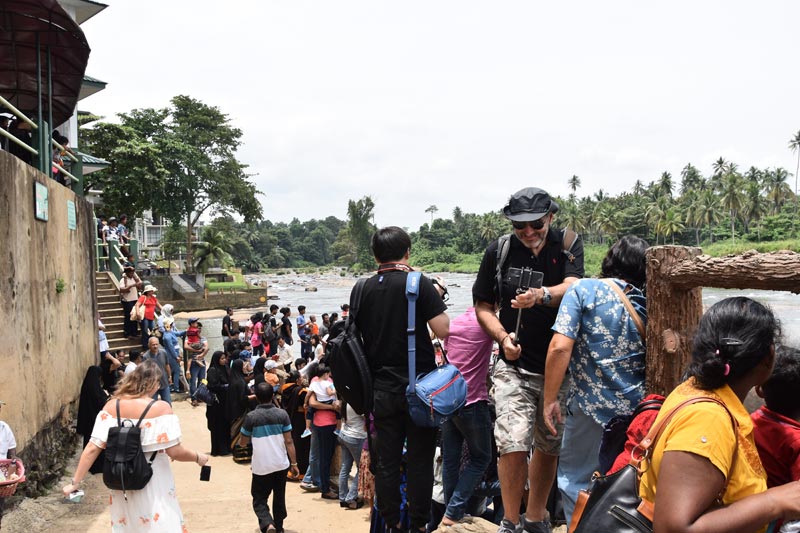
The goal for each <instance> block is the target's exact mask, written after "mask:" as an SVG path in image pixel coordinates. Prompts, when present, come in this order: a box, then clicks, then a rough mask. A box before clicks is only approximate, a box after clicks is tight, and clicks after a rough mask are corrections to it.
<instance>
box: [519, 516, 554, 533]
mask: <svg viewBox="0 0 800 533" xmlns="http://www.w3.org/2000/svg"><path fill="white" fill-rule="evenodd" d="M519 523H520V524H521V525H522V530H521V531H522V532H524V533H551V532H552V529H551V528H550V520H548V519H547V518H545V519H544V520H541V521H539V522H531V521H529V520H528V519H527V518H525V515H522V516H521V517H520V519H519Z"/></svg>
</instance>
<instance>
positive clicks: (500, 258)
mask: <svg viewBox="0 0 800 533" xmlns="http://www.w3.org/2000/svg"><path fill="white" fill-rule="evenodd" d="M509 248H511V234H510V233H506V234H505V235H501V236H500V237H498V238H497V254H496V257H495V261H496V263H497V272H495V283H494V300H495V303H496V304H497V306H498V307H499V306H500V302H501V301H502V298H503V265H504V264H505V262H506V259H508V250H509Z"/></svg>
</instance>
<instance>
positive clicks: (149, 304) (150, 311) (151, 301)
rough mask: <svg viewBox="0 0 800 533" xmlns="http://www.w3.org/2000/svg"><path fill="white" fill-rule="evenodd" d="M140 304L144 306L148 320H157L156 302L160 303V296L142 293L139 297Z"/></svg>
mask: <svg viewBox="0 0 800 533" xmlns="http://www.w3.org/2000/svg"><path fill="white" fill-rule="evenodd" d="M138 302H139V305H143V306H144V317H145V318H146V319H147V320H155V319H156V304H157V303H158V298H156V297H155V296H145V295H141V296H140V297H139V300H138Z"/></svg>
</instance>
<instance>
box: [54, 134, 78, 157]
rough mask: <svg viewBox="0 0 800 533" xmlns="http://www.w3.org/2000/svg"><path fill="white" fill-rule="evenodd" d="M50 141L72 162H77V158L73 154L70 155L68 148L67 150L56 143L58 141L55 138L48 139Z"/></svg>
mask: <svg viewBox="0 0 800 533" xmlns="http://www.w3.org/2000/svg"><path fill="white" fill-rule="evenodd" d="M50 141H51V142H52V143H53V144H54V145H55V147H56V148H58V149H59V150H61V151H62V152H63V155H65V156H67V158H68V159H70V160H71V161H72V162H73V163H77V162H78V158H77V157H75V156H74V155H72V152H70V151H69V150H67V149H66V148H64V147H63V146H61V145H60V144H59V143H58V141H56V140H55V139H50Z"/></svg>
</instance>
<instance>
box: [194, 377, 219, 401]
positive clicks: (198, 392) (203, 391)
mask: <svg viewBox="0 0 800 533" xmlns="http://www.w3.org/2000/svg"><path fill="white" fill-rule="evenodd" d="M205 381H206V380H202V381H201V382H200V384H198V385H197V389H195V391H194V394H193V395H192V399H193V400H199V401H201V402H205V404H206V405H214V404H217V403H219V400H217V395H216V394H214V393H213V392H211V391H210V390H209V388H208V386H207V385H206V383H205Z"/></svg>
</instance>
